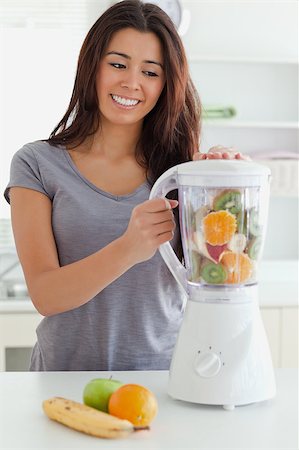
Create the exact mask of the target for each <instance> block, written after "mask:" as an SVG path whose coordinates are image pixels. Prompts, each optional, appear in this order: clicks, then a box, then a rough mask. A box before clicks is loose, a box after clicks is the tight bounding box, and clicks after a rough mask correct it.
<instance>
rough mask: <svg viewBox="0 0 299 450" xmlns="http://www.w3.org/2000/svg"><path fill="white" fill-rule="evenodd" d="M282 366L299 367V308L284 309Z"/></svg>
mask: <svg viewBox="0 0 299 450" xmlns="http://www.w3.org/2000/svg"><path fill="white" fill-rule="evenodd" d="M281 345H282V355H281V356H282V361H281V365H282V367H293V368H297V367H298V308H297V307H293V308H291V307H290V308H283V309H282V336H281Z"/></svg>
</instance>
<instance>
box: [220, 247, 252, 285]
mask: <svg viewBox="0 0 299 450" xmlns="http://www.w3.org/2000/svg"><path fill="white" fill-rule="evenodd" d="M220 262H221V264H223V266H224V267H225V268H226V270H227V279H226V283H232V284H239V283H244V282H245V281H247V280H248V279H249V278H250V277H251V275H252V270H253V264H252V262H251V261H250V258H249V257H248V255H245V254H244V253H234V252H224V253H223V255H222V257H221V260H220Z"/></svg>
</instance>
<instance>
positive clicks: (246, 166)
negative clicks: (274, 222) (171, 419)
mask: <svg viewBox="0 0 299 450" xmlns="http://www.w3.org/2000/svg"><path fill="white" fill-rule="evenodd" d="M269 185H270V170H269V169H268V168H267V167H265V166H263V165H260V164H256V163H254V162H248V161H237V160H202V161H192V162H187V163H182V164H179V165H177V166H175V167H172V168H170V169H169V170H167V171H166V172H165V173H164V174H162V175H161V176H160V178H159V179H158V180H157V181H156V182H155V184H154V186H153V188H152V190H151V193H150V198H157V197H165V196H166V195H167V194H168V193H169V192H170V191H172V190H175V189H178V200H179V217H180V228H181V237H182V245H183V254H184V265H183V264H182V263H181V262H180V261H179V259H178V258H177V256H176V254H175V252H174V250H173V249H172V247H171V245H170V243H169V242H167V243H165V244H163V245H161V246H160V248H159V250H160V253H161V255H162V257H163V259H164V260H165V262H166V264H167V266H168V268H169V269H170V271H171V272H172V274H173V276H174V277H175V279H176V280H177V282H178V284H179V286H180V287H181V288H182V289H183V290H184V291H185V293H186V294H187V302H186V307H185V311H184V316H183V321H182V324H181V327H180V330H179V333H178V337H177V342H176V345H175V349H174V353H173V356H172V361H171V366H170V371H169V381H168V393H169V395H170V396H171V397H173V398H175V399H179V400H185V401H189V402H194V403H201V404H208V405H222V406H223V407H224V408H225V409H228V410H230V409H234V407H235V406H236V405H246V404H249V403H254V402H259V401H263V400H267V399H270V398H272V397H274V396H275V392H276V386H275V378H274V372H273V365H272V359H271V354H270V350H269V346H268V341H267V337H266V333H265V330H264V326H263V322H262V318H261V314H260V310H259V302H258V284H257V283H258V276H257V274H258V263H259V260H260V258H261V254H262V249H263V243H264V238H265V231H266V224H267V216H268V202H269Z"/></svg>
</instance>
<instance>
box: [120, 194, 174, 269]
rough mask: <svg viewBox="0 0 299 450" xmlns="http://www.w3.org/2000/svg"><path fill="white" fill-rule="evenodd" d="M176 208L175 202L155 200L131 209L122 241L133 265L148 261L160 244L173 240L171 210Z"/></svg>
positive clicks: (162, 199) (161, 199)
mask: <svg viewBox="0 0 299 450" xmlns="http://www.w3.org/2000/svg"><path fill="white" fill-rule="evenodd" d="M177 206H178V201H177V200H168V199H164V198H155V199H152V200H147V201H145V202H144V203H141V204H140V205H138V206H136V207H135V208H134V209H133V211H132V214H131V218H130V222H129V225H128V228H127V230H126V231H125V233H124V234H123V236H122V239H123V241H125V242H126V248H127V249H128V252H129V253H130V255H131V257H132V259H133V261H134V263H135V264H137V263H140V262H143V261H147V260H148V259H150V258H151V257H152V256H154V254H155V253H156V251H157V249H158V247H159V246H160V245H161V244H164V243H165V242H167V241H170V240H171V239H172V238H173V235H174V229H175V220H174V216H173V212H172V209H173V208H176V207H177Z"/></svg>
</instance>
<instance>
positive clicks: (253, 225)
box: [249, 208, 261, 236]
mask: <svg viewBox="0 0 299 450" xmlns="http://www.w3.org/2000/svg"><path fill="white" fill-rule="evenodd" d="M249 233H250V234H251V235H252V236H259V235H260V234H261V226H260V224H259V216H258V212H257V210H256V209H255V208H251V209H250V210H249Z"/></svg>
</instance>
